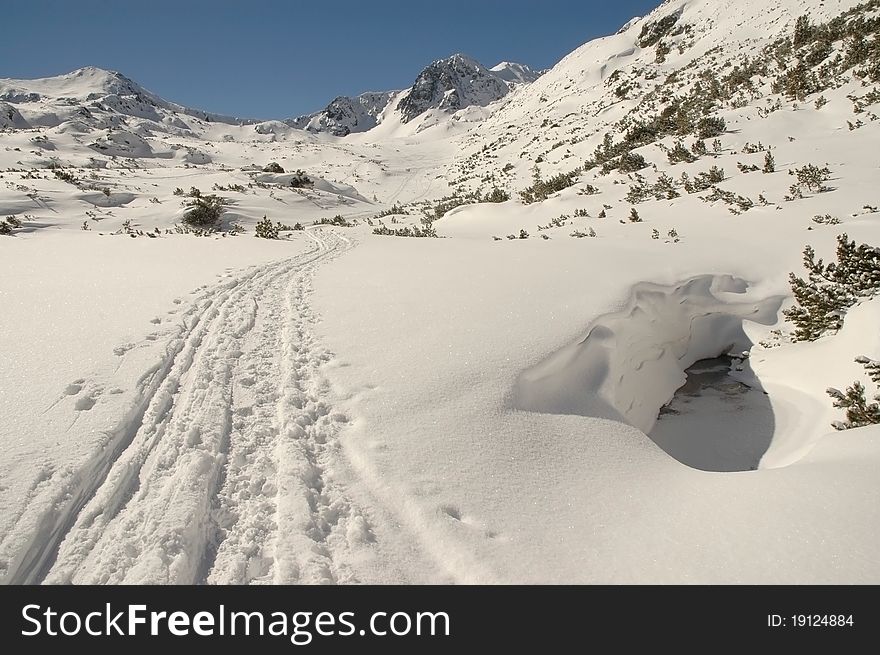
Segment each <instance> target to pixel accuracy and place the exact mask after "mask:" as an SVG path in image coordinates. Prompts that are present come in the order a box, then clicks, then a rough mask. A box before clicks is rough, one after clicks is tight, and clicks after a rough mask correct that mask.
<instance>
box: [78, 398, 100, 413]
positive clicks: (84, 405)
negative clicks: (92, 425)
mask: <svg viewBox="0 0 880 655" xmlns="http://www.w3.org/2000/svg"><path fill="white" fill-rule="evenodd" d="M97 402H98V400H97V398H95V397H94V396H91V395H89V394H86V395H84V396H80V397H79V398H77V399H76V403H75V404H74V406H73V408H74V409H75V410H76V411H78V412H87V411H89V410H90V409H91V408H92V407H94V406H95V403H97Z"/></svg>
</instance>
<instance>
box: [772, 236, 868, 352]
mask: <svg viewBox="0 0 880 655" xmlns="http://www.w3.org/2000/svg"><path fill="white" fill-rule="evenodd" d="M804 268H806V269H807V278H806V279H802V278H800V277H798V276H797V275H795V274H794V273H791V274H790V275H789V280H790V284H791V290H792V293H793V294H794V298H795V305H794V306H792V307H791V308H789V309H787V310H785V311H784V312H783V314H784V316H785V317H786V318H787V319H788V320H789V321H791V322H792V323H794V325H795V331H794V338H795V340H796V341H815V340H816V339H818V338H819V337H821V336H822V335H823V334H826V333H827V332H831V331H836V330H839V329H840V328H841V327H842V326H843V317H844V315H845V314H846V311H847V309H849V308H850V307H852V306H853V305H855V304H856V303H857V302H858V301H859V300H861V299H865V298H870V297H872V296H874V295H875V294H877V293H878V291H880V248H877V247H874V246H869V245H866V244H861V245H856V242H855V241H849V238H848V237H847V235H846V234H842V235H840V236H839V237H837V261H836V262H830V263H828V264H825V263H824V262H823V261H822V260H821V259H818V260H817V259H816V253H815V251H814V250H813V248H812V247H810V246H807V247H806V248H805V249H804Z"/></svg>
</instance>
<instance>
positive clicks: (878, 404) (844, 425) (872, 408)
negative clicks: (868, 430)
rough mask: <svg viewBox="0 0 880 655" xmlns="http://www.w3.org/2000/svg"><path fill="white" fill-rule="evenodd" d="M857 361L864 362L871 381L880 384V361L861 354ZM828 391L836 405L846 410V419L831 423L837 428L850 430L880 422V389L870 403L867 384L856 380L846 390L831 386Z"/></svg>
mask: <svg viewBox="0 0 880 655" xmlns="http://www.w3.org/2000/svg"><path fill="white" fill-rule="evenodd" d="M856 362H857V363H859V364H862V365H863V366H864V367H865V371H866V372H867V373H868V377H870V378H871V381H872V382H874V384H876V385H878V386H880V361H876V360H873V359H869V358H868V357H864V356H861V357H856ZM826 393H828V395H829V396H831V397H832V398H833V399H834V406H835V407H837V408H838V409H845V410H846V421H835V422H834V423H832V424H831V425H832V426H833V427H834V428H835V429H837V430H849V429H851V428H861V427H864V426H866V425H877V424H880V391H878V393H876V394H874V399H873V400H874V402H871V403H869V402H868V399H867V398H866V396H865V385H863V384H862V383H861V382H859V381H858V380H856V381H855V382H853V384H852V386H851V387H847V388H846V391H845V392H842V391H840V390H838V389H835V388H833V387H831V388H829V389H828V390H827V392H826Z"/></svg>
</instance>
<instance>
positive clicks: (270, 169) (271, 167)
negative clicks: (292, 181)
mask: <svg viewBox="0 0 880 655" xmlns="http://www.w3.org/2000/svg"><path fill="white" fill-rule="evenodd" d="M263 172H264V173H283V172H284V169H283V168H282V167H281V164H279V163H278V162H277V161H273V162H269V163H268V164H266V165H265V166H264V167H263Z"/></svg>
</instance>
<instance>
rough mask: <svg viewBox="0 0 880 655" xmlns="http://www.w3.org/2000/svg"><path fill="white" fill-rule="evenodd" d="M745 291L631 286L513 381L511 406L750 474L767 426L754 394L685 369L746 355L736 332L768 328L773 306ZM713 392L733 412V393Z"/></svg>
mask: <svg viewBox="0 0 880 655" xmlns="http://www.w3.org/2000/svg"><path fill="white" fill-rule="evenodd" d="M747 292H748V284H747V283H746V282H745V281H744V280H741V279H738V278H734V277H732V276H729V275H701V276H699V277H695V278H692V279H689V280H686V281H684V282H682V283H680V284H675V285H659V284H654V283H647V282H645V283H641V284H638V285H636V286H635V287H634V288H633V291H632V293H631V295H630V298H629V300H628V302H627V303H626V305H625V306H624V308H623V309H622V310H620V311H619V312H615V313H612V314H607V315H605V316H601V317H599V318H598V319H597V320H596V321H595V322H594V323H593V324H592V326H591V327H590V328H589V330H588V332H587V336H586V337H585V338H584V339H583V340H581V341H579V342H577V343H574V344H572V345H570V346H567V347H565V348H563V349H562V350H560V351H558V352H556V353H555V354H553V355H551V356H550V357H548V358H547V359H545V360H544V361H543V362H541V363H539V364H537V365H536V366H534V367H532V368H530V369H528V370H527V371H525V372H523V373H522V374H521V375H520V377H519V379H518V380H517V382H516V384H515V386H514V389H513V392H512V394H511V400H512V404H513V406H514V407H516V408H517V409H522V410H526V411H534V412H543V413H551V414H578V415H581V416H591V417H599V418H607V419H612V420H616V421H621V422H623V423H628V424H629V425H632V426H634V427H636V428H638V429H640V430H642V431H643V432H644V433H645V434H648V435H649V436H651V438H652V439H654V440H655V442H656V443H657V444H658V445H659V446H660V447H661V448H663V449H664V450H665V451H666V452H667V453H668V454H670V455H671V456H672V457H674V458H676V459H677V460H679V461H680V462H682V463H684V464H687V465H689V466H694V467H695V468H701V469H705V470H713V471H733V470H748V469H751V468H754V467H755V466H756V464H757V461H759V460H760V456H761V455H762V454H763V452H764V451H765V450H766V448H767V446H768V445H769V443H770V438H771V436H772V432H773V427H774V422H773V417H772V411H771V410H770V407H769V403H767V401H766V397H765V396H764V394H763V392H762V391H760V390H759V389H752V390H749V392H748V393H746V392H745V391H744V390H742V389H740V387H737V386H735V384H734V383H735V380H733V378H730V377H729V376H728V375H727V374H726V373H723V374H721V375H713V374H710V372H709V371H708V370H704V369H705V368H707V366H706V365H705V364H701V365H700V366H698V367H695V368H693V369H691V367H693V366H694V365H695V364H696V363H697V362H701V360H707V359H712V358H717V357H719V356H720V355H725V354H728V353H734V352H744V351H748V350H749V349H750V348H751V346H752V342H751V340H750V339H749V337H748V336H747V334H746V330H745V329H744V323H746V322H754V323H761V324H764V325H773V324H775V323H776V321H777V312H778V311H779V307H780V305H781V304H782V300H783V298H782V297H781V296H773V297H769V298H752V297H750V296H749V295H748V293H747ZM717 365H719V363H718V362H716V366H715V367H716V368H717ZM708 368H712V366H709V367H708ZM742 368H743V369H744V370H743V371H742V372H741V373H738V374H737V377H739V379H740V380H742V381H743V382H744V383H745V384H744V385H743V386H752V387H754V386H757V380H755V379H754V376H753V375H752V374H751V371H750V370H749V367H748V363H747V360H746V362H745V363H744V364H743V365H742ZM688 369H691V383H690V386H688V384H687V382H688V376H687V374H686V373H685V371H687V370H688ZM728 369H729V366H728ZM713 373H720V371H714V372H713ZM725 377H726V378H728V380H724V379H723V378H725ZM736 384H741V383H736ZM695 385H698V386H699V387H700V391H699V398H700V402H698V403H694V402H691V403H690V408H689V411H688V412H686V413H685V412H682V411H681V410H679V409H678V407H679V406H680V405H687V404H688V403H685V402H684V401H683V399H684V398H686V397H687V396H686V394H687V393H689V391H691V390H693V389H694V388H695ZM725 385H728V386H727V387H725ZM723 388H727V390H729V391H733V390H736V391H741V390H742V391H743V393H742V394H740V395H741V396H742V397H741V398H740V400H743V401H744V402H743V403H742V409H736V408H739V407H740V405H731V404H730V403H726V401H725V400H724V399H725V398H728V397H735V395H736V394H734V393H731V394H728V395H725V391H724V390H723ZM679 389H683V390H682V391H680V393H679V396H678V398H676V399H675V400H673V398H674V397H675V394H676V391H677V390H679ZM758 396H761V398H758ZM671 400H672V401H673V402H672V403H670V401H671ZM746 400H747V401H748V402H745V401H746ZM668 403H670V404H669V406H668V407H669V409H670V410H672V411H678V412H679V413H678V415H677V417H676V416H675V415H674V414H671V412H670V411H667V412H665V413H664V417H663V420H662V421H661V423H662V425H659V427H656V428H655V424H657V423H658V415H659V414H660V411H661V408H663V407H664V406H666V405H667V404H668ZM732 408H733V409H732ZM722 424H723V426H722ZM722 427H723V429H722ZM758 433H761V434H758ZM722 439H727V441H722Z"/></svg>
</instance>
